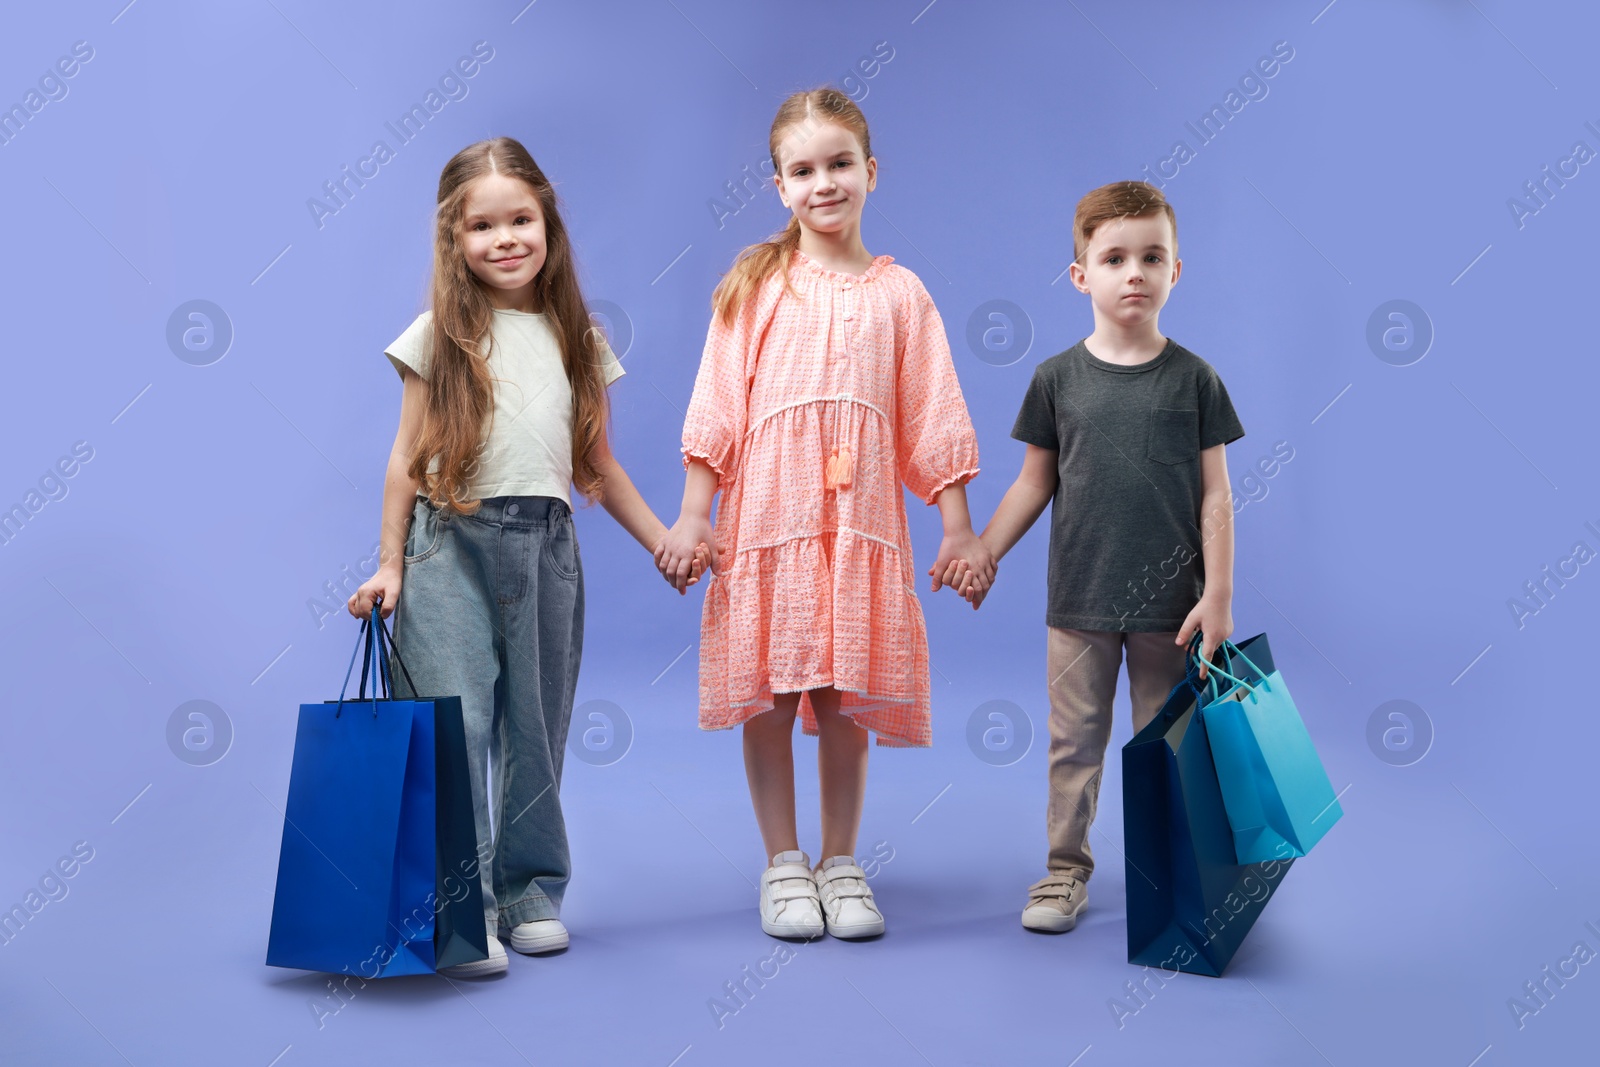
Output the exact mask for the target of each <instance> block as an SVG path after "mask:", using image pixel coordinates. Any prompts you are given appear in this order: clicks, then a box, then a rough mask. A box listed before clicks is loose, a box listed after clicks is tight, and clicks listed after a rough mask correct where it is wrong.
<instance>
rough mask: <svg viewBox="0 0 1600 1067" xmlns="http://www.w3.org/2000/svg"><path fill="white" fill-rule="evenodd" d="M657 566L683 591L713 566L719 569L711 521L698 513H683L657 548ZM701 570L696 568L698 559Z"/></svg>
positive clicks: (674, 586)
mask: <svg viewBox="0 0 1600 1067" xmlns="http://www.w3.org/2000/svg"><path fill="white" fill-rule="evenodd" d="M655 559H656V567H657V569H659V570H660V571H661V576H662V577H663V578H665V579H666V580H667V583H668V584H669V585H671V586H672V587H673V588H674V589H676V590H677V591H678V592H679V593H684V592H686V591H687V590H688V588H689V586H690V584H691V580H698V579H699V577H700V574H701V573H703V572H704V570H705V569H706V568H707V567H709V568H710V569H711V571H712V572H713V573H717V562H718V559H717V550H716V542H715V541H714V540H713V539H712V536H711V521H710V520H709V519H702V518H698V517H696V516H680V517H679V519H678V521H677V522H676V523H674V524H673V527H672V529H670V530H668V531H667V535H666V536H665V537H663V538H662V539H661V541H660V543H659V544H657V545H656V550H655ZM697 560H698V562H699V570H698V571H697V570H696V569H695V567H696V561H697Z"/></svg>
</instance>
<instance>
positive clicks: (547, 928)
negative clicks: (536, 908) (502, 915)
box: [500, 919, 567, 956]
mask: <svg viewBox="0 0 1600 1067" xmlns="http://www.w3.org/2000/svg"><path fill="white" fill-rule="evenodd" d="M500 929H501V930H502V931H504V932H505V935H506V936H507V937H509V938H510V939H511V947H512V948H514V949H516V950H517V951H518V952H521V953H523V954H524V955H528V956H536V955H538V954H539V953H541V952H559V951H560V950H562V949H564V948H566V947H567V928H566V927H565V926H563V925H562V924H561V920H560V919H532V920H530V921H528V922H525V923H518V924H517V925H515V926H513V927H511V928H510V929H509V930H507V929H506V927H504V926H502V927H501V928H500Z"/></svg>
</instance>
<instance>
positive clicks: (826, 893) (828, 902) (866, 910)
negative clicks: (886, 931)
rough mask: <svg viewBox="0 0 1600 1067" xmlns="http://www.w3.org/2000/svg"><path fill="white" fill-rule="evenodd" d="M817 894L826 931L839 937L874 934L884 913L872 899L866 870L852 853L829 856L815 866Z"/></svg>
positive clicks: (881, 926) (877, 933)
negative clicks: (826, 923) (826, 920)
mask: <svg viewBox="0 0 1600 1067" xmlns="http://www.w3.org/2000/svg"><path fill="white" fill-rule="evenodd" d="M816 879H817V895H818V897H819V899H820V900H821V901H822V911H823V913H824V914H825V915H826V916H827V918H828V933H830V934H832V935H833V936H834V937H838V938H852V937H877V936H878V935H879V934H881V933H883V913H882V912H880V911H879V910H878V905H877V902H876V901H874V900H873V899H872V887H871V886H869V885H867V872H865V871H863V870H862V869H861V868H860V867H858V866H856V858H855V857H854V856H830V857H829V858H827V859H825V860H823V861H822V866H821V867H818V868H817V874H816Z"/></svg>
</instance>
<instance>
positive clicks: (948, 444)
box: [683, 251, 978, 746]
mask: <svg viewBox="0 0 1600 1067" xmlns="http://www.w3.org/2000/svg"><path fill="white" fill-rule="evenodd" d="M893 263H894V260H893V258H892V257H890V256H878V257H877V258H876V259H874V260H873V262H872V266H871V267H869V268H868V269H867V271H866V272H865V273H863V274H859V275H853V274H844V273H841V272H838V271H832V270H827V269H825V268H824V267H822V266H821V265H820V264H818V263H817V262H816V261H815V260H813V259H811V258H810V257H809V256H807V255H806V254H805V253H803V252H800V251H796V252H795V253H794V256H793V258H792V260H791V263H790V268H789V271H788V280H789V283H790V286H792V290H791V288H790V287H786V286H785V279H784V274H783V273H782V272H779V273H776V274H774V275H773V276H771V277H769V278H768V279H767V280H766V282H765V283H764V284H763V285H762V286H761V288H760V289H759V290H758V291H757V293H756V295H755V296H754V297H753V298H751V299H750V300H747V301H746V302H745V304H744V306H743V307H741V308H739V310H738V315H737V317H736V318H735V319H734V321H733V322H732V323H731V324H728V325H724V324H723V322H722V318H721V316H720V315H718V316H714V317H713V320H712V323H711V328H710V331H709V333H708V335H707V337H706V347H705V353H704V355H703V356H702V358H701V361H700V371H699V374H698V375H697V376H696V378H695V387H694V397H693V399H692V400H691V401H690V403H689V412H688V417H687V419H686V420H685V422H684V427H683V453H684V456H683V462H684V465H685V466H686V467H687V466H688V464H689V462H690V457H695V458H698V459H701V460H704V461H705V462H706V463H707V464H708V465H709V466H710V467H711V468H712V469H713V470H714V471H716V473H717V478H718V488H719V490H720V491H721V493H722V499H721V503H720V505H719V507H718V511H717V521H716V528H715V531H714V539H715V541H716V544H717V550H718V553H719V555H720V559H719V563H718V565H719V567H720V568H721V570H722V573H721V574H718V575H715V576H713V577H712V578H711V581H710V585H709V586H708V588H707V590H706V597H705V607H704V611H703V615H702V619H701V640H700V726H701V727H702V728H703V729H707V730H720V729H727V728H730V727H733V726H737V725H739V724H740V723H742V722H745V721H746V720H747V719H750V718H751V717H752V716H755V715H757V714H759V713H761V712H763V711H766V710H768V709H770V708H771V707H772V706H773V694H774V693H789V692H797V691H802V690H807V689H814V688H818V687H822V686H830V685H831V686H833V687H834V688H835V689H837V690H839V692H840V695H841V699H840V710H841V711H843V712H845V713H847V714H849V715H851V716H852V717H853V718H854V719H855V721H856V722H857V723H859V724H860V725H861V726H864V727H866V728H867V729H869V730H871V731H873V732H874V733H875V734H877V740H878V744H880V745H894V746H909V745H917V746H926V745H929V744H931V743H932V739H933V735H932V729H931V723H930V719H931V716H930V714H929V682H928V638H927V628H926V625H925V623H924V622H923V617H922V607H921V605H920V604H919V603H918V601H917V594H916V591H915V590H916V582H917V575H916V573H915V568H914V565H913V561H912V553H911V536H910V531H909V528H908V526H907V523H906V509H905V498H904V494H903V493H902V491H901V486H902V485H904V486H905V487H906V488H908V489H910V490H911V491H912V492H913V493H914V494H916V496H917V497H918V498H920V499H921V500H923V501H924V502H926V503H929V504H932V503H934V501H935V500H936V498H937V497H938V495H939V492H940V491H941V490H942V489H944V488H945V487H946V486H948V485H951V484H952V483H956V482H960V483H965V482H967V481H968V480H970V479H971V478H972V476H973V475H975V474H976V473H977V472H978V443H977V437H976V435H975V434H974V433H973V429H972V420H971V418H970V416H969V415H968V414H967V406H966V402H965V401H964V400H963V399H962V396H961V385H960V383H959V382H958V381H957V379H956V372H955V366H954V364H953V363H952V361H951V358H950V346H949V342H948V341H947V340H946V338H945V332H944V325H943V323H942V322H941V320H940V318H939V312H938V311H937V309H935V307H934V305H933V299H932V298H931V297H930V296H929V295H928V291H927V290H926V289H924V288H923V285H922V282H921V280H920V279H918V278H917V276H916V275H915V274H913V273H911V271H909V270H907V269H906V268H904V267H898V266H894V265H893ZM800 714H801V725H802V728H803V729H804V730H805V732H806V733H809V734H815V733H816V732H817V724H816V716H815V713H814V711H813V710H812V708H811V703H810V699H809V697H804V698H802V699H801V701H800Z"/></svg>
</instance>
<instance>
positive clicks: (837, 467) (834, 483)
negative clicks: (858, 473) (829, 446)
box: [825, 448, 855, 489]
mask: <svg viewBox="0 0 1600 1067" xmlns="http://www.w3.org/2000/svg"><path fill="white" fill-rule="evenodd" d="M854 473H855V467H854V463H853V462H852V460H851V457H850V450H849V449H848V448H836V449H834V450H833V454H832V455H831V456H829V457H828V462H827V468H826V471H825V478H826V480H827V486H828V488H829V489H847V488H849V486H850V480H851V477H852V476H853V475H854Z"/></svg>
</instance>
